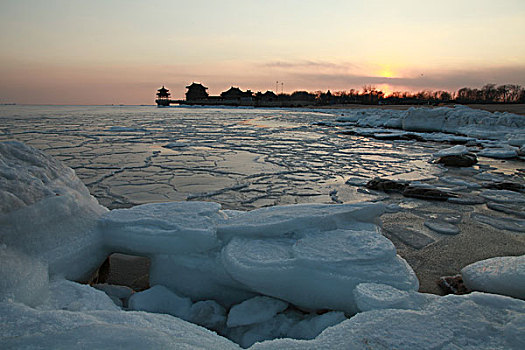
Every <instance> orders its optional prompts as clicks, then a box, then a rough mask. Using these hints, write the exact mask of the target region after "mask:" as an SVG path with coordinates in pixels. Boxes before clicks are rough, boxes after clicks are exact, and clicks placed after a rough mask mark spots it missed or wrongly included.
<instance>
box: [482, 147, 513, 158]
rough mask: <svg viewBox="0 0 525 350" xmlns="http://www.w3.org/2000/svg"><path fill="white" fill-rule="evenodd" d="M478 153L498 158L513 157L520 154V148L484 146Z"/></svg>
mask: <svg viewBox="0 0 525 350" xmlns="http://www.w3.org/2000/svg"><path fill="white" fill-rule="evenodd" d="M478 155H480V156H483V157H489V158H497V159H511V158H516V157H517V156H518V150H517V149H513V148H484V149H482V150H481V151H480V152H479V153H478Z"/></svg>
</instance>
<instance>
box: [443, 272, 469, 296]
mask: <svg viewBox="0 0 525 350" xmlns="http://www.w3.org/2000/svg"><path fill="white" fill-rule="evenodd" d="M437 284H438V286H439V287H440V288H441V289H442V290H443V292H444V293H445V294H458V295H461V294H468V293H470V290H469V289H468V288H467V286H465V283H463V277H462V276H461V275H456V276H444V277H441V278H440V279H439V280H438V281H437Z"/></svg>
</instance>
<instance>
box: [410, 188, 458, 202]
mask: <svg viewBox="0 0 525 350" xmlns="http://www.w3.org/2000/svg"><path fill="white" fill-rule="evenodd" d="M403 196H405V197H412V198H419V199H429V200H437V201H446V200H447V199H449V198H451V197H456V195H454V194H452V193H448V192H444V191H441V190H438V189H437V188H426V187H417V186H408V187H407V188H405V190H404V191H403Z"/></svg>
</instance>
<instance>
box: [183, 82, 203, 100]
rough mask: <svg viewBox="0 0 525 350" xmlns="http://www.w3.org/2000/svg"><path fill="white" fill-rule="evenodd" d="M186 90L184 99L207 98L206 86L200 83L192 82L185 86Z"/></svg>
mask: <svg viewBox="0 0 525 350" xmlns="http://www.w3.org/2000/svg"><path fill="white" fill-rule="evenodd" d="M186 89H188V92H186V101H195V100H205V99H207V98H208V92H207V91H206V90H208V88H207V87H205V86H203V85H202V84H198V83H192V84H191V85H189V86H186Z"/></svg>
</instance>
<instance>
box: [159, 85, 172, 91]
mask: <svg viewBox="0 0 525 350" xmlns="http://www.w3.org/2000/svg"><path fill="white" fill-rule="evenodd" d="M157 91H158V92H168V91H170V90H168V89H166V88H165V87H164V85H162V87H161V88H160V89H158V90H157Z"/></svg>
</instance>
